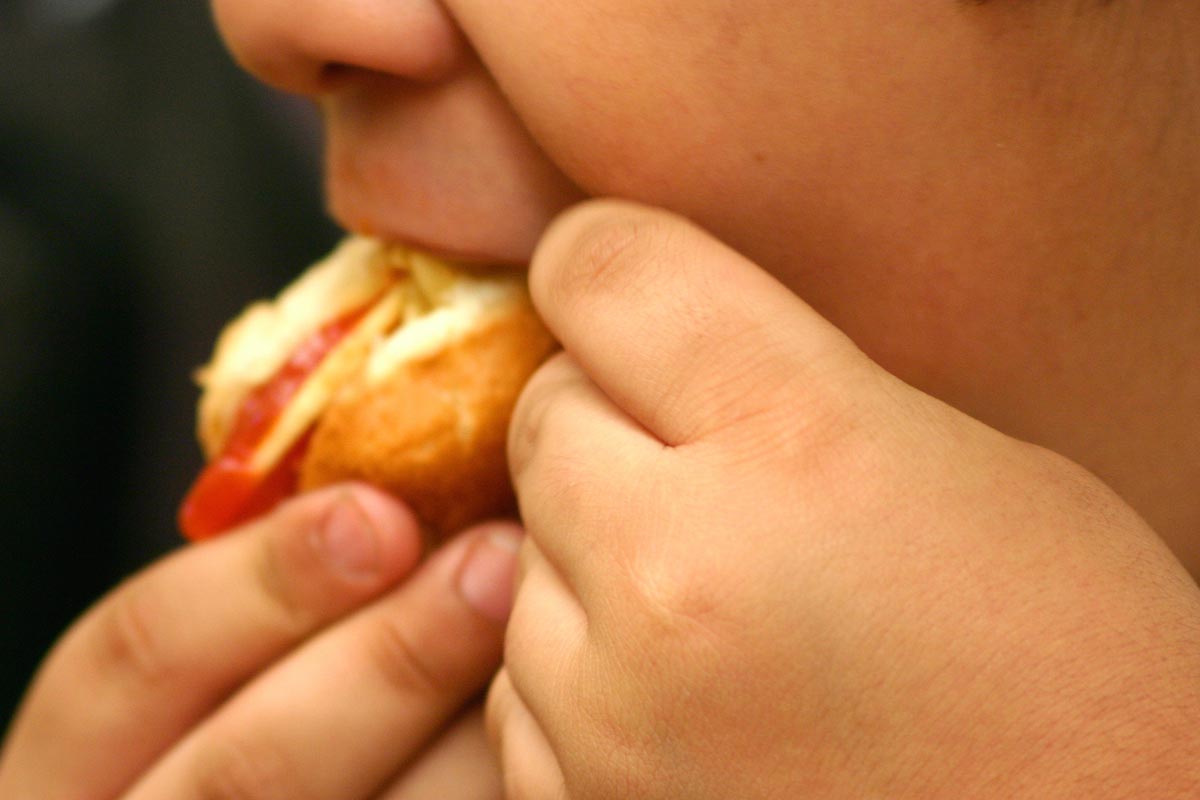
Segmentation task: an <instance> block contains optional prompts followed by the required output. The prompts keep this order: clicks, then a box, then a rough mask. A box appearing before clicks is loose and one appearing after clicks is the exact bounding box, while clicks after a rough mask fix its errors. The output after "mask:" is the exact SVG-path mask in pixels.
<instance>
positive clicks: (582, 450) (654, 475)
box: [508, 354, 673, 601]
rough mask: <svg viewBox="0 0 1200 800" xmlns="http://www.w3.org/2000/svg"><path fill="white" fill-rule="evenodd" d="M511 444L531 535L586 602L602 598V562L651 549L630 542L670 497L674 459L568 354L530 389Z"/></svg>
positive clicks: (549, 364) (515, 421)
mask: <svg viewBox="0 0 1200 800" xmlns="http://www.w3.org/2000/svg"><path fill="white" fill-rule="evenodd" d="M508 442H509V445H508V447H509V464H510V469H511V470H512V475H513V484H514V486H515V487H516V491H517V497H518V501H519V505H520V508H521V517H522V519H523V520H524V522H525V526H526V529H527V531H528V532H529V535H530V538H532V539H534V540H536V542H537V544H538V547H539V548H540V549H541V550H542V551H543V552H544V553H545V555H546V557H547V558H548V559H549V560H550V561H551V562H552V563H553V564H554V566H555V568H556V569H558V570H559V571H560V572H561V573H562V574H563V576H564V577H565V578H566V580H567V582H568V583H569V584H570V585H571V586H572V588H573V589H574V590H575V591H577V592H578V593H579V594H580V596H581V597H582V598H583V599H585V601H587V600H590V599H592V598H595V599H597V600H601V599H602V597H603V595H604V593H605V591H606V589H605V584H606V581H605V580H604V577H605V573H604V571H603V570H604V569H607V568H609V566H610V563H609V559H605V558H602V557H600V555H601V554H602V553H603V552H606V551H609V550H610V549H613V548H616V549H621V550H623V551H625V552H630V551H631V548H632V550H634V551H636V549H637V548H638V547H644V546H651V545H650V543H640V542H626V541H625V539H626V538H628V537H629V536H630V535H631V534H630V532H631V531H633V530H635V528H636V526H634V525H632V524H630V523H631V522H632V521H634V520H637V519H638V517H639V515H640V514H641V513H642V509H643V508H644V507H645V506H647V505H648V504H650V503H651V502H652V501H654V500H655V499H656V498H659V499H669V498H664V494H665V493H667V492H668V488H667V486H666V484H665V482H664V480H663V479H662V476H663V475H664V469H663V467H664V459H666V458H668V457H671V456H672V455H673V454H671V453H669V452H667V453H664V449H663V446H662V444H661V443H660V442H659V441H658V440H657V439H655V438H654V437H652V436H650V435H649V434H647V433H646V431H645V430H644V429H643V428H641V427H640V426H639V425H638V424H637V423H636V422H634V421H633V420H631V419H630V418H629V417H628V416H626V415H625V414H624V413H623V412H622V411H621V410H620V409H618V408H617V407H616V406H615V405H614V404H613V403H612V401H610V400H609V399H608V398H607V397H605V396H604V395H603V394H602V393H601V392H600V391H599V390H598V389H597V388H596V386H595V384H593V383H592V382H591V380H589V379H588V377H587V376H585V375H584V374H583V372H582V371H581V370H580V369H579V367H578V366H577V365H576V364H575V362H574V360H573V359H572V358H571V357H570V356H569V355H566V354H560V355H558V356H555V357H554V358H552V359H551V360H550V361H548V362H547V363H546V364H545V365H544V366H543V367H542V368H541V369H540V370H539V371H538V372H537V373H536V374H535V375H534V377H533V378H532V379H531V380H530V382H529V384H528V385H527V386H526V389H525V391H524V392H523V393H522V395H521V397H520V399H519V401H518V402H517V406H516V408H515V410H514V412H513V420H512V425H511V430H510V434H509V437H508ZM661 505H664V507H666V508H670V507H672V504H671V503H665V504H661ZM597 595H599V597H597Z"/></svg>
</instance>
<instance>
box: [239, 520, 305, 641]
mask: <svg viewBox="0 0 1200 800" xmlns="http://www.w3.org/2000/svg"><path fill="white" fill-rule="evenodd" d="M304 544H305V545H306V546H305V547H304V548H303V549H305V550H306V551H310V550H311V547H308V546H307V542H304ZM300 545H301V537H296V536H280V535H270V536H265V537H263V539H262V544H261V546H260V547H258V549H257V553H256V555H255V560H254V567H253V573H254V578H255V582H256V584H257V586H258V591H259V593H260V595H261V596H262V597H263V599H264V600H265V601H266V603H267V606H268V608H269V609H270V612H271V615H272V617H273V618H274V620H275V622H276V624H278V625H279V627H280V628H281V629H282V630H284V631H285V632H287V633H290V634H299V633H303V632H304V631H307V630H310V629H311V628H313V627H314V626H315V625H316V624H317V623H318V621H319V619H320V617H321V616H322V614H321V613H320V609H319V608H318V606H319V603H318V602H317V601H316V599H315V598H314V597H312V596H311V595H312V592H310V591H305V590H304V588H303V587H304V584H305V583H306V581H304V580H303V579H302V577H301V576H302V575H304V574H305V573H306V572H309V571H316V570H317V565H316V563H315V561H316V559H315V558H313V557H312V556H311V554H309V557H308V558H307V559H306V558H304V557H303V556H302V555H301V554H300V553H298V552H296V551H297V550H300V549H301V547H300ZM306 561H307V562H310V565H311V567H312V568H313V569H312V570H306V569H305V562H306Z"/></svg>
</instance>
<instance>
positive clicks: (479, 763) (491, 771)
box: [378, 707, 504, 800]
mask: <svg viewBox="0 0 1200 800" xmlns="http://www.w3.org/2000/svg"><path fill="white" fill-rule="evenodd" d="M443 798H445V799H447V800H504V785H503V783H502V782H501V778H500V766H499V764H498V763H497V761H496V757H495V756H494V755H492V751H491V748H490V747H489V746H488V740H487V733H486V732H485V730H484V725H483V710H482V709H481V708H479V707H476V708H473V709H471V710H470V711H468V712H467V713H466V714H465V715H464V716H463V717H462V718H460V719H459V720H457V721H456V722H455V723H454V724H453V725H452V726H451V727H450V728H449V729H448V730H447V731H446V732H445V733H443V734H442V735H441V736H440V737H439V738H438V740H437V741H436V742H434V743H433V744H432V745H431V746H430V747H429V749H428V750H426V751H425V752H424V753H422V754H421V756H420V757H419V758H418V760H417V761H416V763H414V764H412V765H411V766H406V767H405V768H404V771H403V774H401V775H400V777H399V778H397V779H396V780H395V781H393V782H392V783H391V784H390V785H389V786H388V787H387V788H386V789H384V791H383V792H381V793H380V794H379V798H378V800H442V799H443Z"/></svg>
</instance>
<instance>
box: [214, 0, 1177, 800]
mask: <svg viewBox="0 0 1200 800" xmlns="http://www.w3.org/2000/svg"><path fill="white" fill-rule="evenodd" d="M215 11H216V16H217V19H218V22H219V24H220V26H221V28H222V30H223V32H224V35H225V37H226V40H227V41H228V43H229V45H230V48H231V50H232V51H233V52H234V54H235V56H236V57H238V58H239V60H240V61H241V62H242V63H243V64H244V65H246V66H247V67H248V68H249V69H250V70H252V71H253V72H255V73H256V74H258V75H259V76H260V77H262V78H263V79H265V80H267V81H269V82H271V83H274V84H276V85H279V86H282V87H283V88H286V89H290V90H293V91H299V92H303V93H307V94H310V95H313V96H315V97H318V98H319V100H320V102H321V105H322V108H323V109H324V113H325V119H326V123H327V130H328V134H329V139H328V175H329V181H328V191H329V198H330V205H331V208H332V210H333V212H334V214H335V216H337V217H338V219H339V220H341V221H342V223H343V224H344V225H346V227H348V228H352V229H358V230H365V231H369V232H373V233H377V234H380V235H383V236H385V237H388V238H396V239H401V240H406V241H411V242H414V243H418V244H423V245H425V246H428V247H430V248H431V249H434V250H438V251H442V252H445V253H449V254H458V255H462V256H465V257H469V258H475V259H479V260H488V261H493V260H499V261H511V262H525V261H528V260H530V259H532V261H533V267H532V274H531V279H532V285H533V289H534V294H535V300H536V302H537V304H538V307H539V310H540V311H541V312H542V313H543V315H544V316H545V318H546V319H547V322H548V324H549V325H550V326H551V328H552V329H553V330H554V332H555V333H556V334H557V335H558V336H559V338H560V339H561V340H562V341H563V342H564V345H565V350H566V355H564V356H563V357H560V358H558V359H555V360H554V361H553V362H552V363H551V364H550V365H548V367H547V368H546V369H545V370H544V371H543V372H542V373H540V374H539V375H538V377H536V378H535V380H534V381H533V382H532V384H531V386H530V388H529V389H528V390H527V392H526V395H525V397H524V398H523V400H522V403H521V406H520V408H519V409H518V414H517V417H516V419H515V420H514V426H513V429H512V435H511V437H510V438H511V441H512V462H513V464H512V465H513V469H514V475H515V477H516V481H517V487H518V493H519V495H520V500H521V508H522V513H523V517H524V520H525V522H526V525H527V529H528V534H529V535H528V537H527V543H526V545H525V550H524V551H523V570H522V577H521V579H520V581H519V589H518V592H517V599H516V608H515V610H514V616H513V619H512V622H511V625H510V627H509V630H508V643H507V650H506V656H505V658H506V661H505V664H506V666H505V669H504V671H503V672H501V674H500V676H499V677H498V678H497V680H496V682H495V684H494V686H493V689H492V693H491V695H490V705H489V715H488V716H489V722H490V727H491V732H492V736H493V739H494V742H495V744H496V746H497V749H498V752H499V754H500V758H501V762H502V764H503V765H504V767H505V769H504V780H505V782H506V784H507V787H508V790H509V794H510V796H512V797H518V798H524V797H547V796H570V797H580V798H582V797H616V796H647V797H654V796H664V797H680V796H684V797H709V796H711V797H730V796H738V797H752V796H763V797H768V796H785V797H792V796H797V794H798V793H802V792H803V791H804V790H809V791H812V792H816V793H819V794H820V795H821V796H864V795H870V794H871V793H875V794H878V795H884V796H905V795H908V796H920V797H936V796H939V795H940V796H948V797H962V796H971V797H985V796H1005V797H1007V796H1021V795H1024V796H1039V797H1043V796H1055V795H1063V796H1088V797H1102V796H1106V795H1107V796H1137V797H1144V796H1156V797H1157V796H1194V794H1195V790H1196V787H1197V786H1198V785H1200V777H1198V776H1197V774H1196V771H1195V770H1196V765H1197V764H1200V742H1198V740H1197V732H1196V730H1195V729H1196V726H1195V725H1194V724H1193V721H1194V720H1195V719H1196V718H1197V715H1198V714H1200V693H1198V689H1197V687H1198V686H1200V661H1198V660H1200V641H1198V640H1197V633H1196V631H1197V630H1198V626H1197V620H1198V619H1200V598H1198V596H1197V589H1196V586H1195V583H1194V577H1189V575H1188V573H1187V572H1186V571H1185V569H1184V567H1183V566H1181V563H1180V562H1182V563H1183V564H1185V565H1186V566H1187V567H1188V568H1190V569H1191V571H1192V576H1194V575H1195V574H1196V573H1197V572H1200V560H1198V559H1200V557H1198V556H1197V552H1198V551H1200V547H1198V545H1200V542H1197V541H1196V539H1197V532H1198V531H1200V507H1198V504H1197V500H1196V499H1195V496H1194V495H1195V492H1194V489H1193V487H1194V486H1195V485H1196V484H1197V482H1198V479H1200V465H1198V464H1197V459H1196V455H1195V454H1196V453H1198V452H1200V442H1198V441H1197V436H1198V435H1200V432H1198V431H1197V426H1196V425H1195V419H1196V418H1197V410H1198V408H1200V385H1198V381H1200V370H1196V369H1195V368H1194V366H1195V365H1196V364H1197V363H1198V361H1200V356H1198V352H1197V347H1198V343H1200V331H1198V330H1197V328H1198V326H1200V319H1198V315H1197V314H1196V309H1197V307H1200V285H1198V280H1200V276H1198V273H1197V271H1196V270H1195V268H1194V265H1195V264H1196V263H1197V257H1198V253H1197V248H1198V246H1200V242H1198V239H1197V236H1198V232H1197V227H1196V225H1197V223H1196V220H1198V219H1200V207H1198V199H1197V198H1198V197H1200V176H1198V175H1197V170H1198V169H1200V158H1198V157H1197V153H1196V147H1197V144H1196V143H1197V142H1200V135H1198V134H1200V132H1198V131H1197V130H1196V126H1197V124H1198V118H1200V115H1198V114H1196V110H1197V108H1196V105H1195V104H1196V102H1197V101H1196V100H1195V98H1196V97H1197V96H1198V95H1197V91H1196V90H1197V88H1200V74H1198V73H1200V65H1198V57H1197V53H1196V50H1195V48H1194V45H1193V44H1191V43H1193V42H1195V41H1197V40H1198V38H1197V34H1198V33H1200V17H1198V15H1200V11H1198V10H1197V9H1196V7H1195V6H1194V4H1188V3H1186V2H1182V0H1178V1H1177V2H1164V3H1158V4H1155V5H1154V6H1153V7H1152V8H1150V7H1149V6H1148V5H1146V4H1142V5H1134V4H1127V3H1120V2H1117V3H1105V4H1100V3H1097V4H1091V3H1076V2H1073V0H1071V1H1070V2H1069V1H1068V0H1061V2H1047V3H1036V4H1031V3H1004V2H990V3H986V4H974V3H972V4H965V3H952V2H948V1H947V2H942V3H927V2H905V3H896V2H885V0H858V2H854V3H836V2H825V1H824V0H816V1H814V2H808V3H775V2H768V1H767V0H746V1H745V2H737V3H732V2H719V1H718V0H694V1H693V2H687V3H684V2H667V1H665V0H664V2H657V3H645V2H640V0H595V1H594V2H587V3H583V2H549V0H542V2H523V3H494V2H488V1H487V0H445V2H444V3H443V4H438V3H435V2H433V0H405V1H404V2H400V0H336V1H335V0H303V1H302V2H296V0H290V1H287V2H285V0H217V2H216V3H215ZM587 196H617V197H622V198H627V199H629V200H634V201H638V202H639V203H640V204H642V205H625V204H601V205H590V206H585V207H583V208H582V209H580V210H577V211H576V212H574V213H570V214H568V215H567V216H566V217H564V218H563V219H562V220H561V221H560V222H559V224H557V225H556V226H555V227H554V228H553V229H552V230H551V232H550V234H549V235H547V236H546V237H545V238H544V239H543V234H544V232H545V229H546V227H547V225H548V224H549V223H550V221H551V220H552V219H554V218H555V217H556V216H557V215H558V214H559V213H560V212H562V211H563V209H565V208H567V207H568V206H571V205H573V204H574V203H575V202H576V201H578V200H581V199H583V198H585V197H587ZM661 209H666V211H664V210H661ZM668 212H671V213H668ZM678 215H684V216H686V217H687V218H688V219H690V220H692V221H693V223H694V225H693V224H692V223H689V222H687V221H685V220H684V219H683V218H681V217H680V216H678ZM539 242H540V247H539ZM722 242H723V244H722ZM535 248H536V255H535ZM767 275H771V276H773V277H774V278H775V279H777V280H778V283H776V282H774V281H772V280H769V279H768V278H767V277H766V276H767ZM1031 443H1032V444H1031ZM1039 446H1040V447H1039ZM1078 465H1082V466H1083V467H1086V468H1087V470H1090V472H1088V471H1086V470H1084V469H1081V468H1080V466H1078ZM618 467H620V468H618ZM1097 476H1099V477H1097ZM1101 479H1102V480H1101ZM1105 484H1107V486H1106V485H1105ZM1109 487H1111V489H1115V490H1116V493H1115V494H1114V493H1113V492H1112V491H1110V488H1109ZM1163 541H1165V542H1166V543H1167V544H1168V545H1169V546H1170V550H1168V548H1167V547H1165V546H1164V545H1163ZM1172 550H1173V552H1174V555H1173V556H1172V555H1171V551H1172ZM307 674H308V680H309V681H311V682H312V683H311V687H310V688H314V687H316V686H317V685H318V683H319V674H317V673H314V672H309V673H307ZM339 691H340V692H342V695H341V697H342V702H344V703H347V704H355V703H362V702H363V701H362V698H361V697H358V696H356V694H355V691H354V687H350V686H343V687H340V689H339ZM295 692H296V696H300V695H301V694H304V692H303V686H302V684H301V682H299V681H298V682H297V683H296V684H295ZM311 694H312V692H309V693H307V694H306V695H305V696H308V695H311ZM244 722H245V723H247V724H248V722H249V721H248V720H244ZM384 738H385V739H386V737H384ZM281 740H282V741H284V742H285V744H286V743H287V742H288V741H290V740H288V739H287V738H286V737H281ZM302 745H303V743H302V742H301V743H300V744H298V745H296V746H297V747H302ZM389 746H390V742H389V741H379V740H373V739H369V738H364V739H361V740H359V741H357V742H356V747H355V748H354V751H355V752H356V753H357V754H358V757H359V758H362V759H364V760H366V761H370V760H372V759H378V758H379V750H380V749H381V748H386V747H389ZM292 758H296V759H298V760H303V759H304V758H305V756H304V755H303V754H302V753H293V755H292ZM460 763H461V764H462V765H463V768H464V769H466V768H468V765H469V768H471V769H476V768H484V767H483V766H481V765H482V764H484V763H485V762H481V761H480V760H478V759H476V758H474V757H469V756H463V757H462V758H461V761H460ZM464 791H465V790H464ZM436 796H444V795H436ZM464 796H465V795H464Z"/></svg>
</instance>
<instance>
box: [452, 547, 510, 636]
mask: <svg viewBox="0 0 1200 800" xmlns="http://www.w3.org/2000/svg"><path fill="white" fill-rule="evenodd" d="M520 546H521V538H520V536H518V535H517V534H516V533H514V532H512V531H508V530H502V529H501V530H495V531H492V532H491V533H489V534H487V535H486V536H483V537H481V538H480V539H479V540H478V541H477V542H475V543H474V544H473V545H472V546H471V552H470V553H468V554H467V557H466V560H465V561H464V563H463V566H462V571H461V572H460V573H459V575H458V592H459V594H461V595H462V597H463V599H464V600H466V601H467V605H469V606H471V608H473V609H475V610H476V611H478V612H479V613H480V614H482V615H483V616H485V617H487V618H488V619H491V620H494V621H496V622H503V621H504V620H506V619H508V615H509V612H511V611H512V601H513V578H514V576H515V572H516V564H517V550H518V549H519V548H520Z"/></svg>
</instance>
